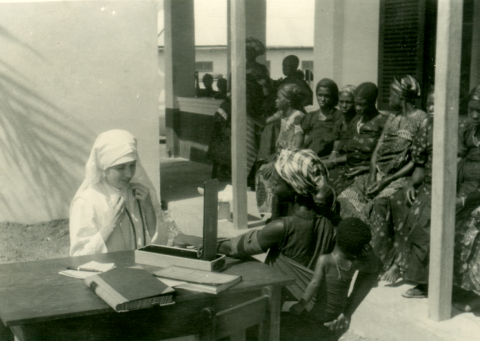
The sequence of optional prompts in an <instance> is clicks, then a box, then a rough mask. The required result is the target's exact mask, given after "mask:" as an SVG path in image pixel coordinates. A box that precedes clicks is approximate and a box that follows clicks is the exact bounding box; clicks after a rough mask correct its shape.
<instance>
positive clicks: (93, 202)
mask: <svg viewBox="0 0 480 341" xmlns="http://www.w3.org/2000/svg"><path fill="white" fill-rule="evenodd" d="M85 173H86V174H85V180H84V181H83V183H82V185H81V186H80V188H79V190H78V191H77V194H76V195H75V197H74V198H73V200H72V203H71V206H70V256H82V255H90V254H95V253H106V252H114V251H124V250H135V249H136V248H138V247H141V246H144V245H146V244H149V243H150V242H151V241H152V240H153V241H155V242H156V243H157V244H158V243H161V244H166V242H167V231H166V228H164V227H163V226H161V223H162V222H163V215H162V211H161V207H160V203H159V202H158V199H157V196H156V195H155V188H154V187H153V184H152V182H151V181H150V179H149V178H148V176H147V174H146V173H145V170H144V169H143V167H142V164H141V162H140V159H139V157H138V153H137V140H136V139H135V137H133V135H132V134H130V133H129V132H127V131H124V130H110V131H107V132H104V133H102V134H100V135H99V136H98V137H97V140H96V141H95V144H94V145H93V148H92V151H91V153H90V158H89V159H88V161H87V165H86V166H85Z"/></svg>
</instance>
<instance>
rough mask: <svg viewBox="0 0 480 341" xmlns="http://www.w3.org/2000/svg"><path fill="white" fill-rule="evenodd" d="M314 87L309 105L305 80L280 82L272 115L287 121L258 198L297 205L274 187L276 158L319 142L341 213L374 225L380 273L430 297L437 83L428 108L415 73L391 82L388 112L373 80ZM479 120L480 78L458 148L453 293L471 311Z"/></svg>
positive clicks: (264, 205)
mask: <svg viewBox="0 0 480 341" xmlns="http://www.w3.org/2000/svg"><path fill="white" fill-rule="evenodd" d="M315 93H316V97H317V101H318V104H319V109H318V110H316V111H313V112H310V113H305V110H304V109H303V106H301V103H302V99H301V98H299V97H298V95H299V94H301V91H300V90H299V88H298V87H296V86H295V85H293V86H290V87H288V86H283V87H281V88H280V90H279V91H278V95H277V102H276V103H277V109H278V112H277V113H276V114H274V115H273V116H271V117H270V118H268V119H267V121H266V122H267V124H270V123H271V122H273V121H274V120H275V119H281V122H282V123H281V129H280V134H279V136H278V139H277V143H276V147H277V150H276V153H275V154H273V155H272V156H273V157H272V158H271V159H270V160H269V162H268V163H266V164H264V165H263V166H262V167H261V168H260V170H259V172H258V174H257V178H258V179H259V180H260V181H259V182H258V183H259V184H260V186H257V199H258V204H259V208H260V209H261V210H262V211H263V212H268V210H269V209H270V212H272V215H273V217H274V219H276V218H278V217H281V216H285V215H288V214H289V210H290V207H291V205H290V206H289V205H285V203H283V206H282V205H279V202H278V198H276V197H275V195H273V192H272V190H271V189H272V188H273V186H274V185H275V179H273V178H272V177H271V175H270V174H271V169H272V166H273V164H274V162H275V160H276V158H278V155H280V153H281V152H282V151H283V150H286V149H287V150H298V149H309V150H311V151H313V152H314V153H316V154H317V155H318V156H320V157H322V159H323V160H322V162H323V163H324V165H325V166H326V167H327V168H328V169H329V173H328V177H327V178H328V181H329V183H330V184H331V186H332V187H333V189H334V191H335V193H336V194H337V203H338V207H337V209H336V211H337V213H339V215H340V217H341V218H342V219H346V218H349V217H355V218H359V219H361V220H362V221H364V222H365V223H367V224H368V225H369V226H370V229H371V233H372V241H371V242H370V244H371V246H372V248H373V251H374V253H375V254H376V255H377V256H378V257H379V258H380V259H381V261H382V262H383V266H384V269H383V274H382V276H381V279H382V280H384V281H387V282H392V283H393V282H396V281H397V280H398V279H399V278H400V277H403V278H404V279H406V280H409V281H412V282H414V283H416V284H417V285H416V286H415V287H413V288H412V289H409V290H407V291H406V292H405V293H404V294H403V296H404V297H407V298H422V297H427V295H428V285H427V284H428V263H429V248H430V215H431V192H432V184H431V179H432V149H433V147H432V145H433V112H434V90H433V88H431V89H430V90H429V91H428V92H427V98H426V99H427V112H424V111H423V110H420V109H418V108H417V107H416V101H417V100H418V99H419V98H420V96H421V94H422V92H421V88H420V84H419V83H418V81H417V80H416V79H415V78H414V77H412V76H409V75H406V76H404V77H396V78H395V79H394V81H393V82H392V83H391V85H390V107H391V110H392V111H391V112H389V113H380V112H379V111H378V110H377V109H376V105H375V103H376V99H377V93H378V89H377V87H376V86H375V85H374V84H373V83H362V84H360V85H359V86H358V87H354V86H346V87H345V88H343V89H342V90H340V91H339V90H338V87H337V85H336V84H335V82H333V81H332V80H330V79H322V80H321V81H320V82H318V84H317V87H316V92H315ZM479 123H480V86H477V87H476V88H474V89H473V90H472V92H471V94H470V97H469V103H468V119H467V120H466V122H463V123H461V124H460V128H459V149H458V157H459V163H458V181H457V182H458V186H457V223H456V239H455V269H454V285H455V292H454V300H455V301H454V303H455V306H456V307H457V308H459V309H462V310H467V311H468V310H472V309H476V308H479V307H480V297H479V296H478V295H480V263H479V260H480V241H479V239H480V237H478V238H477V233H478V231H479V229H480V223H479V222H480V219H479V217H480V213H479V212H480V193H479V191H480V190H479V184H480V167H478V165H479V164H478V162H479V161H480V153H479V151H480V148H479V147H480V142H479V141H480V131H478V125H479ZM262 184H263V185H262ZM262 191H263V192H262ZM269 196H270V198H269Z"/></svg>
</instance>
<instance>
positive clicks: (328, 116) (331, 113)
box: [302, 78, 343, 156]
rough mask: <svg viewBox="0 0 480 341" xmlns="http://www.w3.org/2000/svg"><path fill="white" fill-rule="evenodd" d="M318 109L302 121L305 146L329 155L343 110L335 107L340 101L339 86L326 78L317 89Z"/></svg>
mask: <svg viewBox="0 0 480 341" xmlns="http://www.w3.org/2000/svg"><path fill="white" fill-rule="evenodd" d="M315 94H316V96H317V101H318V105H319V106H320V108H319V109H318V110H315V111H312V112H309V113H308V114H307V115H306V116H305V119H304V120H303V123H302V128H303V130H304V132H305V142H304V144H303V147H304V148H308V149H311V150H313V151H314V152H315V153H316V154H317V155H318V156H326V155H329V154H330V152H331V151H332V149H333V143H334V141H336V140H338V138H339V135H338V132H337V131H336V129H335V127H336V126H337V125H338V124H339V123H340V122H341V120H342V116H343V114H342V112H341V111H340V110H338V109H337V108H335V106H336V105H337V103H338V86H337V84H336V83H335V82H334V81H332V80H331V79H328V78H324V79H322V80H321V81H320V82H318V83H317V87H316V89H315Z"/></svg>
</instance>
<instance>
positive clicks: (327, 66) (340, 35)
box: [313, 0, 345, 84]
mask: <svg viewBox="0 0 480 341" xmlns="http://www.w3.org/2000/svg"><path fill="white" fill-rule="evenodd" d="M344 21H345V0H315V23H314V36H313V75H314V83H315V84H316V83H317V82H318V81H319V80H320V79H322V78H331V79H333V80H334V81H336V82H339V81H340V82H341V81H342V77H343V40H344V24H345V23H344Z"/></svg>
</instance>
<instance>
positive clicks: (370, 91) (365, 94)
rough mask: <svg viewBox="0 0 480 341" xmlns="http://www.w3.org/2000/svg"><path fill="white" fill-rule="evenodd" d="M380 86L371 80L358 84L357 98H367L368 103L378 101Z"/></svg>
mask: <svg viewBox="0 0 480 341" xmlns="http://www.w3.org/2000/svg"><path fill="white" fill-rule="evenodd" d="M377 96H378V88H377V86H376V85H375V84H373V83H370V82H365V83H362V84H360V85H359V86H358V88H357V90H356V91H355V97H356V98H363V99H365V100H367V102H368V103H374V104H375V102H376V101H377Z"/></svg>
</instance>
